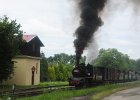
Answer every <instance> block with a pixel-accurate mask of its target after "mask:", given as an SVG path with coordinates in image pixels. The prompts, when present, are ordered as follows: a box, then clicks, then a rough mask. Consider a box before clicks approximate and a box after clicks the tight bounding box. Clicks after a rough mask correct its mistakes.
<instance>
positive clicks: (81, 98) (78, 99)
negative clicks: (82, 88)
mask: <svg viewBox="0 0 140 100" xmlns="http://www.w3.org/2000/svg"><path fill="white" fill-rule="evenodd" d="M93 95H94V94H89V95H85V96H79V97H73V98H71V99H70V100H90V98H91V97H92V96H93Z"/></svg>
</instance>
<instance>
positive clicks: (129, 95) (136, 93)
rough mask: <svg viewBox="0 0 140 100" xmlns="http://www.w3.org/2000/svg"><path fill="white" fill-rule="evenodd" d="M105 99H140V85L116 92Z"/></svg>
mask: <svg viewBox="0 0 140 100" xmlns="http://www.w3.org/2000/svg"><path fill="white" fill-rule="evenodd" d="M103 100H140V87H137V88H133V89H127V90H123V91H120V92H117V93H114V94H112V95H111V96H109V97H105V98H104V99H103Z"/></svg>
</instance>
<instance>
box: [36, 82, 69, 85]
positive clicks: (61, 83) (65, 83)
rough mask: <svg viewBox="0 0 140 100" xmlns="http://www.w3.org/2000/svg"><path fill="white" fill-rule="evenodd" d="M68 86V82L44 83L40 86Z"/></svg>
mask: <svg viewBox="0 0 140 100" xmlns="http://www.w3.org/2000/svg"><path fill="white" fill-rule="evenodd" d="M53 85H68V82H42V83H40V84H39V86H53Z"/></svg>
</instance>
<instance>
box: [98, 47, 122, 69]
mask: <svg viewBox="0 0 140 100" xmlns="http://www.w3.org/2000/svg"><path fill="white" fill-rule="evenodd" d="M121 57H122V53H120V52H118V51H117V49H107V50H105V49H101V50H100V52H99V56H98V58H97V60H96V65H99V66H104V67H109V68H113V67H114V68H119V67H120V66H121V63H122V62H121V59H122V58H121Z"/></svg>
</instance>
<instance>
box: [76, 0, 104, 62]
mask: <svg viewBox="0 0 140 100" xmlns="http://www.w3.org/2000/svg"><path fill="white" fill-rule="evenodd" d="M76 1H78V0H76ZM105 3H106V0H80V2H79V3H78V4H79V9H80V10H81V15H80V18H81V22H80V26H79V27H78V28H77V29H76V31H75V35H76V39H75V40H74V46H75V49H76V50H75V52H76V64H79V62H80V58H81V55H82V53H83V50H84V49H85V48H86V47H88V44H89V43H90V42H92V37H93V36H94V33H95V32H96V31H97V29H98V27H99V26H101V25H102V20H101V18H100V17H99V13H100V12H101V11H102V10H103V8H104V6H105Z"/></svg>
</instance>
